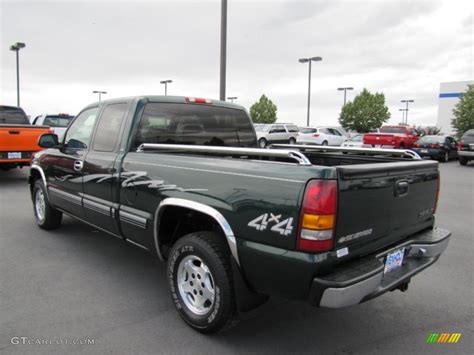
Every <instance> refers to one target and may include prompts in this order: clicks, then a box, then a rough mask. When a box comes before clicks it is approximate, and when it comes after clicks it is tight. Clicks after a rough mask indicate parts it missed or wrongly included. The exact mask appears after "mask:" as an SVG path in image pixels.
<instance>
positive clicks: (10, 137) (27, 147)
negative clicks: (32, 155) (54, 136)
mask: <svg viewBox="0 0 474 355" xmlns="http://www.w3.org/2000/svg"><path fill="white" fill-rule="evenodd" d="M49 132H50V129H49V127H46V126H29V125H0V152H36V151H38V150H41V149H42V148H40V147H39V146H38V138H39V137H40V136H41V135H42V134H44V133H49Z"/></svg>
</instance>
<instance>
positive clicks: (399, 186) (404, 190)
mask: <svg viewBox="0 0 474 355" xmlns="http://www.w3.org/2000/svg"><path fill="white" fill-rule="evenodd" d="M409 187H410V184H409V183H408V181H406V180H401V181H397V182H396V183H395V191H394V192H395V197H402V196H406V195H407V194H408V188H409Z"/></svg>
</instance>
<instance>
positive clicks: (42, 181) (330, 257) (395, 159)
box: [29, 96, 451, 333]
mask: <svg viewBox="0 0 474 355" xmlns="http://www.w3.org/2000/svg"><path fill="white" fill-rule="evenodd" d="M40 145H41V146H42V147H44V148H47V149H45V150H44V151H41V152H39V153H37V154H35V156H34V160H33V162H32V167H31V174H30V177H29V183H30V188H31V196H32V201H33V210H34V216H35V219H36V223H37V224H38V226H39V227H40V228H43V229H53V228H58V227H59V226H60V224H61V219H62V216H63V214H67V215H69V216H72V217H74V218H76V219H78V220H80V221H83V222H85V223H88V224H90V225H92V226H94V227H95V228H97V229H100V230H102V231H105V232H107V233H109V234H111V235H113V236H115V237H118V238H120V239H122V240H125V241H126V242H129V243H131V244H133V245H135V246H138V247H140V248H142V249H144V250H146V251H148V252H150V253H152V254H154V255H156V256H157V257H158V258H159V259H161V260H163V261H165V262H166V263H167V268H166V270H167V279H168V283H169V289H170V293H171V298H172V300H173V303H174V305H175V308H176V310H177V312H178V314H179V315H180V316H181V317H182V319H183V320H184V321H185V322H186V323H187V324H188V325H190V326H191V327H192V328H194V329H197V330H199V331H201V332H204V333H211V332H216V331H219V330H221V329H223V328H225V327H226V326H228V325H230V324H234V323H235V322H233V320H234V319H237V318H238V316H239V314H241V313H242V312H245V311H248V310H250V309H252V308H254V307H256V306H258V305H259V304H261V303H263V302H265V300H266V299H267V298H268V296H271V295H279V296H283V297H285V298H288V299H298V300H304V301H307V302H309V303H310V304H312V305H314V306H318V307H329V308H339V307H345V306H350V305H356V304H359V303H361V302H365V301H367V300H369V299H372V298H374V297H377V296H379V295H381V294H383V293H385V292H387V291H393V290H396V289H399V290H402V291H405V290H406V289H407V287H408V283H409V282H410V280H411V278H412V277H413V276H414V275H416V274H418V273H419V272H420V271H422V270H424V269H425V268H427V267H429V266H430V265H432V264H433V263H434V262H435V261H436V260H437V259H438V258H439V257H440V255H441V253H442V252H443V251H444V249H445V248H446V246H447V244H448V241H449V238H450V236H451V233H450V232H449V231H446V230H443V229H439V228H437V227H435V226H434V224H435V218H434V215H435V212H436V205H437V199H438V191H439V171H438V163H437V162H435V161H423V160H420V159H419V156H417V155H416V153H413V152H410V151H404V150H387V149H385V150H384V149H379V150H377V149H371V148H369V149H368V148H340V147H327V146H324V147H320V146H311V145H304V146H303V145H302V146H298V145H281V146H278V147H270V148H268V149H260V148H258V145H257V139H256V135H255V131H254V129H253V126H252V124H251V120H250V118H249V116H248V114H247V113H246V111H245V109H244V108H243V107H241V106H237V105H234V104H229V103H226V102H220V101H214V100H209V99H199V98H190V97H186V98H185V97H170V96H143V97H134V98H126V99H116V100H109V101H102V102H100V103H95V104H92V105H89V106H87V107H86V108H84V109H83V110H82V111H81V112H80V113H79V115H77V117H76V118H75V120H74V121H73V122H72V123H71V125H70V126H69V128H68V130H67V131H66V133H65V135H64V137H63V138H62V140H61V141H58V138H57V136H56V135H54V134H45V135H43V136H42V137H41V139H40ZM354 152H355V153H356V154H352V153H354ZM342 153H347V154H342ZM433 287H434V286H433Z"/></svg>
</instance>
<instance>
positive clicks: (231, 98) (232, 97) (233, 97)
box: [227, 96, 238, 104]
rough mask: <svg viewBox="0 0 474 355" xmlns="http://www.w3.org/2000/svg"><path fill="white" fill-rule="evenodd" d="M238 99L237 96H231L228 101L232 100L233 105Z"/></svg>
mask: <svg viewBox="0 0 474 355" xmlns="http://www.w3.org/2000/svg"><path fill="white" fill-rule="evenodd" d="M237 99H238V97H237V96H230V97H228V98H227V100H230V103H231V104H233V103H234V100H237Z"/></svg>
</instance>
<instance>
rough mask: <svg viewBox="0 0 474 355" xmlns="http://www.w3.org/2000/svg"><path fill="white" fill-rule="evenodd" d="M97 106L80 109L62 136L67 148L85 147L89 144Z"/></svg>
mask: <svg viewBox="0 0 474 355" xmlns="http://www.w3.org/2000/svg"><path fill="white" fill-rule="evenodd" d="M97 111H98V108H97V107H93V108H89V109H87V110H85V111H82V112H81V113H80V114H79V116H77V118H76V119H75V120H74V122H73V123H72V124H71V126H70V127H69V129H68V130H67V132H66V135H65V137H64V143H65V144H66V145H67V147H68V148H74V149H86V148H87V147H88V146H89V143H90V140H91V135H92V130H93V129H94V125H95V121H96V119H97Z"/></svg>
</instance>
